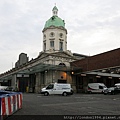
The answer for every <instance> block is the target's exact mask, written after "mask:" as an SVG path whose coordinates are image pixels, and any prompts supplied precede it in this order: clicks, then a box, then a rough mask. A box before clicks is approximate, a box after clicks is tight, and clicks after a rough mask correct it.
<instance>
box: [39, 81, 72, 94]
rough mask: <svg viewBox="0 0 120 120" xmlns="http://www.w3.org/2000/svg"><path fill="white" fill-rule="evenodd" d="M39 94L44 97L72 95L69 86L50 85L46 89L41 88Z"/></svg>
mask: <svg viewBox="0 0 120 120" xmlns="http://www.w3.org/2000/svg"><path fill="white" fill-rule="evenodd" d="M41 94H44V95H45V96H48V95H51V94H61V95H63V96H67V95H72V88H71V85H70V84H67V83H65V84H61V83H51V84H49V85H48V86H47V87H45V88H42V90H41Z"/></svg>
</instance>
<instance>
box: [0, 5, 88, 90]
mask: <svg viewBox="0 0 120 120" xmlns="http://www.w3.org/2000/svg"><path fill="white" fill-rule="evenodd" d="M52 13H53V14H52V17H50V19H49V20H47V21H46V23H45V25H44V28H43V30H42V33H43V51H41V52H40V53H39V55H38V57H37V58H35V59H33V60H30V61H29V60H28V57H27V54H25V53H21V54H20V55H19V60H18V61H17V62H16V64H15V68H13V69H11V70H9V71H7V72H5V73H3V74H1V75H0V82H1V85H9V86H15V87H17V88H18V90H19V91H22V92H26V91H27V92H39V91H40V89H41V88H42V87H44V86H46V85H48V84H50V83H52V82H58V83H70V84H71V85H72V87H73V88H74V89H75V84H74V81H72V77H71V76H72V72H73V71H74V70H80V69H81V68H79V67H72V68H71V66H70V62H72V61H76V60H80V59H83V58H85V57H87V56H85V55H81V54H76V53H72V52H71V51H70V50H67V29H66V28H65V21H64V20H62V19H61V18H60V17H58V8H57V7H56V6H54V7H53V9H52Z"/></svg>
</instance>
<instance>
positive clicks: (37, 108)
mask: <svg viewBox="0 0 120 120" xmlns="http://www.w3.org/2000/svg"><path fill="white" fill-rule="evenodd" d="M16 115H18V116H19V115H20V116H22V115H24V116H25V115H28V116H29V115H33V116H34V115H43V116H44V115H52V116H53V115H118V116H119V115H120V94H117V95H104V94H73V95H71V96H62V95H50V96H44V95H41V94H36V93H24V94H23V106H22V109H21V110H19V111H17V112H16V113H14V114H13V115H12V116H11V117H10V118H12V117H14V116H16ZM8 119H9V118H8ZM32 120H34V119H32Z"/></svg>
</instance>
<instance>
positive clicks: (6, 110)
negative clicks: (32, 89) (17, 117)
mask: <svg viewBox="0 0 120 120" xmlns="http://www.w3.org/2000/svg"><path fill="white" fill-rule="evenodd" d="M22 99H23V96H22V93H11V94H10V93H9V94H7V95H6V94H4V95H2V96H0V105H1V109H0V116H1V119H0V120H3V119H4V118H6V117H7V116H9V115H12V114H13V113H15V112H16V111H18V110H19V109H21V108H22Z"/></svg>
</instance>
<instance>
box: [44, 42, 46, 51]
mask: <svg viewBox="0 0 120 120" xmlns="http://www.w3.org/2000/svg"><path fill="white" fill-rule="evenodd" d="M45 50H46V43H44V51H45Z"/></svg>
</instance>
